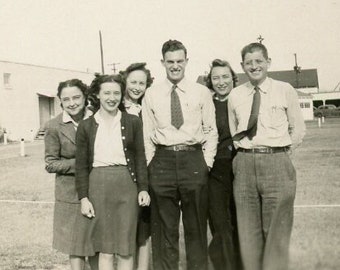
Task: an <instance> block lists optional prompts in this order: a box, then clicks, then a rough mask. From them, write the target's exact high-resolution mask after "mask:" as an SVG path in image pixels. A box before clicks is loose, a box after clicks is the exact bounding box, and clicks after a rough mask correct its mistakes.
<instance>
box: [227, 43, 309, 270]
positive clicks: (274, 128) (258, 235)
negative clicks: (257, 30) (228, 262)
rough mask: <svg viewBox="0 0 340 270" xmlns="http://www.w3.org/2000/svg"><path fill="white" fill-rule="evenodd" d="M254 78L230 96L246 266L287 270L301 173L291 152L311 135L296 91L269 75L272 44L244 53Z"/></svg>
mask: <svg viewBox="0 0 340 270" xmlns="http://www.w3.org/2000/svg"><path fill="white" fill-rule="evenodd" d="M241 55H242V63H241V65H242V68H243V70H244V72H245V73H246V75H247V77H248V79H249V82H247V83H245V84H243V85H240V86H238V87H236V88H234V89H233V90H232V91H231V93H230V94H229V103H228V111H229V125H230V131H231V135H232V136H233V140H234V145H235V147H236V148H237V155H236V157H235V159H234V161H233V171H234V175H235V179H234V197H235V203H236V211H237V223H238V230H239V238H240V248H241V255H242V260H243V265H244V269H245V270H287V269H288V252H289V240H290V235H291V231H292V226H293V206H294V198H295V192H296V172H295V168H294V166H293V164H292V161H291V159H290V154H291V151H292V150H293V149H295V148H296V147H297V146H298V145H299V144H300V143H301V142H302V138H303V136H304V134H305V124H304V120H303V117H302V113H301V110H300V106H299V101H298V96H297V92H296V90H295V89H294V88H293V87H292V86H291V85H290V84H288V83H285V82H281V81H277V80H273V79H271V78H269V77H267V71H268V68H269V66H270V63H271V59H270V58H268V52H267V49H266V47H265V46H264V45H263V44H261V43H251V44H249V45H247V46H245V47H244V48H243V50H242V52H241Z"/></svg>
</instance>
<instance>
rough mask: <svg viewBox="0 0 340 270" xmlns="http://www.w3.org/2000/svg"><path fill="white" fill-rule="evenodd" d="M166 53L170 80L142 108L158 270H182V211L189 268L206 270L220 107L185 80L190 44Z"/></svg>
mask: <svg viewBox="0 0 340 270" xmlns="http://www.w3.org/2000/svg"><path fill="white" fill-rule="evenodd" d="M162 55H163V59H162V60H161V62H162V64H163V66H164V68H165V71H166V75H167V78H166V80H165V81H164V82H162V83H160V84H158V85H153V86H152V87H151V88H149V89H148V90H147V91H146V93H145V97H144V99H143V104H142V116H143V125H144V141H145V152H146V158H147V161H148V164H149V178H150V180H149V181H150V189H151V190H150V192H151V194H152V195H151V200H152V203H151V212H152V214H151V231H152V246H153V264H154V269H157V270H166V269H169V270H170V269H171V270H173V269H174V270H177V269H178V263H179V243H178V239H179V222H180V214H181V212H182V220H183V226H184V237H185V247H186V256H187V257H186V258H187V269H188V270H193V269H202V270H206V269H207V212H208V211H207V209H208V197H207V181H208V172H209V169H210V168H211V166H212V165H213V160H214V156H215V154H216V145H217V139H218V135H217V129H216V121H215V108H214V104H213V101H212V98H211V94H210V91H209V90H208V88H206V87H204V86H202V85H200V84H198V83H195V82H191V81H189V80H188V79H187V78H186V77H185V76H184V74H185V68H186V65H187V63H188V58H187V50H186V48H185V47H184V45H183V44H182V43H181V42H180V41H177V40H169V41H167V42H165V43H164V44H163V47H162Z"/></svg>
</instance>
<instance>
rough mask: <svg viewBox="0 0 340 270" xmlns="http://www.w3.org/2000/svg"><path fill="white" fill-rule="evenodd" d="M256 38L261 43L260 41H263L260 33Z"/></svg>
mask: <svg viewBox="0 0 340 270" xmlns="http://www.w3.org/2000/svg"><path fill="white" fill-rule="evenodd" d="M257 40H258V41H259V42H260V43H262V41H264V38H263V37H262V35H259V37H258V38H257Z"/></svg>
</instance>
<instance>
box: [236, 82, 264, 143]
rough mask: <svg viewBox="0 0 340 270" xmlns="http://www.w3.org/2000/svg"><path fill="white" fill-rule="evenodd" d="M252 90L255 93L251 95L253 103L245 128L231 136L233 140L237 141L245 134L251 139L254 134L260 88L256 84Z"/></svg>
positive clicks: (258, 109)
mask: <svg viewBox="0 0 340 270" xmlns="http://www.w3.org/2000/svg"><path fill="white" fill-rule="evenodd" d="M254 90H255V93H254V95H253V103H252V106H251V111H250V116H249V120H248V126H247V130H244V131H242V132H240V133H237V134H235V135H234V136H233V140H234V141H239V140H241V139H243V138H244V137H246V136H247V137H248V138H249V139H250V140H251V139H253V137H254V136H255V135H256V131H257V120H258V117H259V111H260V103H261V93H260V88H259V87H257V86H255V88H254Z"/></svg>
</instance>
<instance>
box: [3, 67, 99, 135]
mask: <svg viewBox="0 0 340 270" xmlns="http://www.w3.org/2000/svg"><path fill="white" fill-rule="evenodd" d="M93 77H94V76H93V73H89V72H82V71H74V70H67V69H61V68H51V67H44V66H37V65H30V64H23V63H14V62H8V61H1V60H0V131H1V130H2V131H3V130H4V129H5V130H6V132H7V135H8V139H10V140H14V141H17V140H20V139H22V138H23V139H24V140H33V139H34V137H35V136H36V135H37V133H38V131H39V129H40V128H42V127H43V126H44V124H45V123H46V121H48V120H50V119H51V118H53V117H54V116H56V115H57V114H58V113H59V112H61V108H60V103H59V99H58V98H57V97H56V94H57V88H58V84H59V82H61V81H66V80H69V79H73V78H77V79H80V80H82V81H83V82H84V83H86V84H89V83H90V82H91V81H92V79H93Z"/></svg>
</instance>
